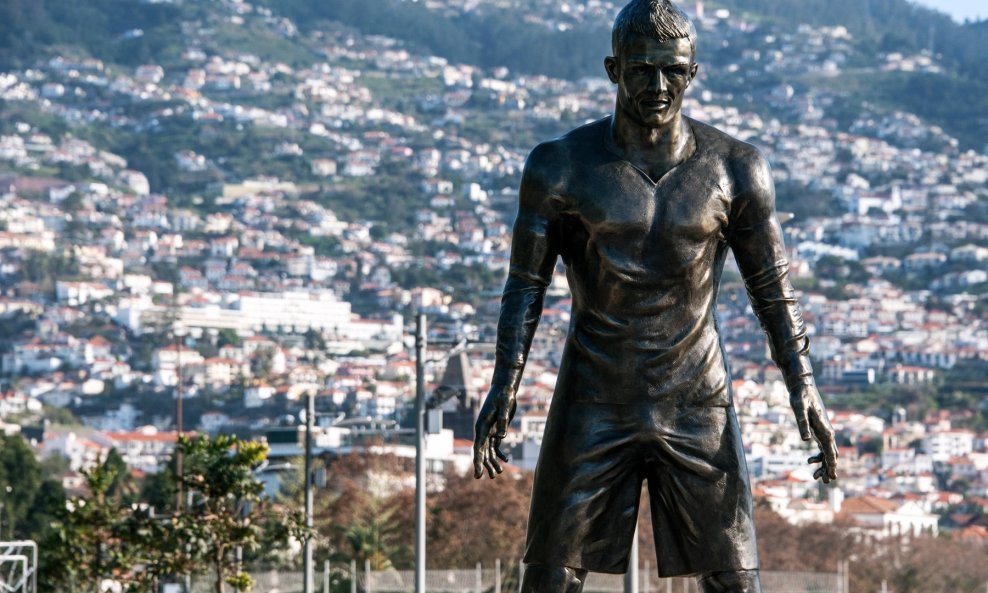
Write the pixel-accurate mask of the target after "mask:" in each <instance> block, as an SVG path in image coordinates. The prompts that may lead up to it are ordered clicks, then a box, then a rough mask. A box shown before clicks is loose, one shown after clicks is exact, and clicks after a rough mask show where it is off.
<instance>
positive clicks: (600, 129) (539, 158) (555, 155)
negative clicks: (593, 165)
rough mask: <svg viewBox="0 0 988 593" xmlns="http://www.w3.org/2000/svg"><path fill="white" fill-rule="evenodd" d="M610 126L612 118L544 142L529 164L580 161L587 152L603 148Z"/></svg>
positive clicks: (533, 154) (536, 150) (591, 123)
mask: <svg viewBox="0 0 988 593" xmlns="http://www.w3.org/2000/svg"><path fill="white" fill-rule="evenodd" d="M609 124H610V117H605V118H602V119H598V120H597V121H593V122H590V123H588V124H584V125H582V126H580V127H578V128H574V129H572V130H570V131H569V132H566V133H565V134H563V135H562V136H559V137H558V138H553V139H552V140H547V141H545V142H542V143H541V144H539V145H538V146H536V147H535V149H534V150H532V152H531V154H530V155H529V157H528V160H529V162H530V163H531V162H532V161H535V162H536V164H542V163H545V164H559V162H558V161H560V160H565V161H573V160H576V161H579V160H580V158H581V155H584V154H586V153H587V151H593V150H600V149H602V148H603V139H604V132H605V131H606V130H607V126H608V125H609Z"/></svg>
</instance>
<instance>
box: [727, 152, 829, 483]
mask: <svg viewBox="0 0 988 593" xmlns="http://www.w3.org/2000/svg"><path fill="white" fill-rule="evenodd" d="M733 165H734V189H735V193H734V198H733V202H732V206H731V219H730V225H729V231H728V241H729V242H730V245H731V250H732V251H733V252H734V257H735V259H736V260H737V263H738V268H739V269H740V270H741V275H742V277H743V278H744V282H745V286H746V287H747V290H748V297H749V299H750V300H751V307H752V309H753V310H754V312H755V315H756V316H757V317H758V321H759V322H760V323H761V326H762V328H763V329H764V330H765V333H766V335H767V336H768V342H769V348H770V350H771V353H772V359H773V360H774V361H775V363H776V364H777V365H778V366H779V369H780V370H781V371H782V375H783V378H784V379H785V382H786V387H787V388H788V390H789V394H790V402H791V404H792V407H793V411H794V412H795V414H796V422H797V424H798V426H799V433H800V436H801V437H802V439H803V440H807V441H808V440H810V439H811V438H815V439H816V441H817V443H818V445H819V447H820V455H818V456H815V457H813V458H811V463H822V466H821V467H820V468H818V469H817V471H816V473H815V474H814V477H817V478H822V479H823V481H824V482H829V481H830V480H833V479H836V477H837V447H836V443H835V440H834V432H833V428H832V427H831V426H830V421H829V420H828V418H827V412H826V409H825V408H824V405H823V400H822V398H821V397H820V393H819V391H818V390H817V388H816V383H815V381H814V379H813V367H812V365H811V364H810V343H809V338H808V337H807V335H806V326H805V324H804V323H803V318H802V315H801V313H800V309H799V303H798V302H797V300H796V291H795V290H794V289H793V287H792V283H791V282H790V281H789V261H788V260H787V258H786V249H785V243H784V240H783V234H782V228H781V227H780V226H779V222H778V219H777V218H776V215H775V186H774V184H773V183H772V176H771V172H770V170H769V166H768V163H767V161H766V160H765V158H764V157H763V156H762V155H761V154H760V153H759V152H758V151H757V150H755V149H754V148H751V147H747V146H745V148H744V149H742V150H740V154H739V155H738V157H737V158H736V159H735V161H734V163H733Z"/></svg>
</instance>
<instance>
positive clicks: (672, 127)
mask: <svg viewBox="0 0 988 593" xmlns="http://www.w3.org/2000/svg"><path fill="white" fill-rule="evenodd" d="M608 136H609V137H608V148H609V149H610V150H611V151H613V152H614V153H615V154H617V155H618V156H620V157H621V158H623V159H625V160H627V161H628V162H630V163H632V164H633V165H635V166H637V167H639V168H641V169H643V170H645V171H647V172H648V173H649V176H650V177H652V179H658V178H660V177H662V175H664V174H665V173H666V172H667V171H668V170H670V169H672V168H673V167H675V166H676V165H678V164H680V163H682V162H683V161H685V160H686V159H688V158H689V157H690V156H691V155H692V154H693V151H694V150H695V149H696V143H695V141H694V139H693V130H692V128H691V127H690V125H689V123H688V121H687V120H686V118H684V117H683V115H682V113H676V116H675V117H674V118H672V119H671V120H670V121H669V122H668V123H667V124H665V125H663V126H660V127H656V128H652V127H647V126H642V125H641V124H639V123H638V122H635V121H633V120H631V119H630V118H629V117H628V116H627V115H625V114H624V113H622V112H621V110H620V109H617V110H615V112H614V116H613V117H612V118H611V128H610V133H609V135H608Z"/></svg>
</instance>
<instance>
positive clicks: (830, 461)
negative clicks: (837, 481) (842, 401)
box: [813, 412, 837, 478]
mask: <svg viewBox="0 0 988 593" xmlns="http://www.w3.org/2000/svg"><path fill="white" fill-rule="evenodd" d="M825 413H826V412H818V413H817V414H814V415H813V432H814V433H816V438H817V441H818V442H819V444H820V455H822V456H823V461H824V465H826V466H827V467H829V468H830V472H829V473H830V477H831V478H836V477H837V474H836V471H837V442H836V440H835V439H834V429H833V428H832V427H831V426H830V422H829V421H828V420H827V419H826V416H825V415H824V414H825Z"/></svg>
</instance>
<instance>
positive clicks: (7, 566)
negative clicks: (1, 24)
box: [0, 540, 38, 593]
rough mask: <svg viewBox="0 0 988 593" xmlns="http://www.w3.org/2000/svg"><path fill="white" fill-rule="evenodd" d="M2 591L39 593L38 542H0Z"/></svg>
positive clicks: (0, 587)
mask: <svg viewBox="0 0 988 593" xmlns="http://www.w3.org/2000/svg"><path fill="white" fill-rule="evenodd" d="M0 593H38V544H36V543H35V542H33V541H29V540H23V541H10V542H0Z"/></svg>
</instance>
